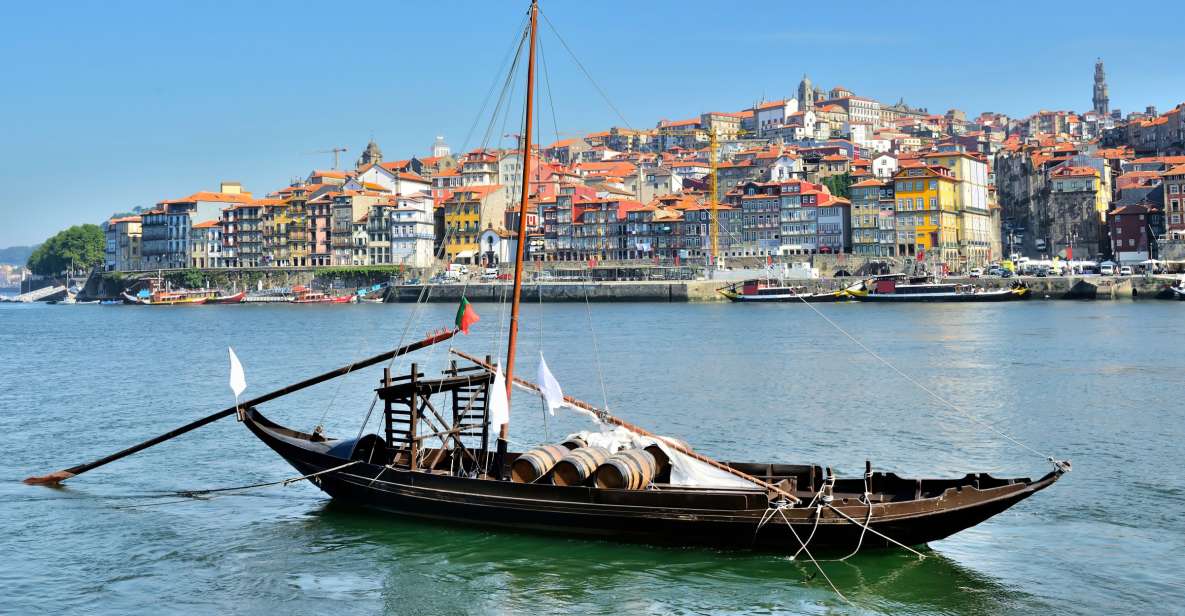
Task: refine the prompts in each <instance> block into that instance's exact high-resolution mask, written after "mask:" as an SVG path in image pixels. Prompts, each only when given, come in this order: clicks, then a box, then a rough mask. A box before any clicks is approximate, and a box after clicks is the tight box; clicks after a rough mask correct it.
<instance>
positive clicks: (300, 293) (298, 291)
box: [292, 286, 354, 304]
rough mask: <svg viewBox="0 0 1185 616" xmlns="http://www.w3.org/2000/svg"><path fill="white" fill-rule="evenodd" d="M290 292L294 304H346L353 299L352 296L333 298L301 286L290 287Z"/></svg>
mask: <svg viewBox="0 0 1185 616" xmlns="http://www.w3.org/2000/svg"><path fill="white" fill-rule="evenodd" d="M292 292H293V294H294V295H293V299H292V303H294V304H348V303H350V302H351V301H353V299H354V296H352V295H341V296H334V295H329V294H328V293H322V292H321V291H314V290H312V289H310V288H308V287H302V286H297V287H292Z"/></svg>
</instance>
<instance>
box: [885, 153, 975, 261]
mask: <svg viewBox="0 0 1185 616" xmlns="http://www.w3.org/2000/svg"><path fill="white" fill-rule="evenodd" d="M893 183H894V189H895V192H896V199H897V212H896V215H895V218H896V223H897V237H898V243H899V244H900V245H899V246H898V254H899V255H901V256H914V255H917V254H919V253H920V252H922V251H925V253H926V255H927V258H929V259H933V260H938V261H941V262H945V263H954V262H956V261H957V260H958V255H959V237H960V226H961V225H960V220H959V211H958V208H957V207H956V205H955V203H956V193H957V191H958V181H956V180H955V178H954V176H953V175H952V174H951V172H950V170H949V169H946V168H945V167H936V166H919V167H906V168H903V169H901V170H899V171H898V172H897V173H896V175H894V176H893ZM911 239H912V242H911V241H910V240H911Z"/></svg>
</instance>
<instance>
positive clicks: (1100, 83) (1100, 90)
mask: <svg viewBox="0 0 1185 616" xmlns="http://www.w3.org/2000/svg"><path fill="white" fill-rule="evenodd" d="M1091 101H1092V102H1093V103H1094V112H1095V113H1097V114H1099V115H1101V116H1105V115H1107V114H1108V113H1110V108H1111V99H1110V98H1108V97H1107V75H1106V73H1104V72H1103V60H1102V58H1100V59H1098V60H1096V61H1095V63H1094V96H1093V97H1092V98H1091Z"/></svg>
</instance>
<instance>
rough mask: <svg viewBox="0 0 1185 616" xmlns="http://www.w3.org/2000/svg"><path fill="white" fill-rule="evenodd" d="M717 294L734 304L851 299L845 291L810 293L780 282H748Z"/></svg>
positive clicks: (726, 288) (722, 289)
mask: <svg viewBox="0 0 1185 616" xmlns="http://www.w3.org/2000/svg"><path fill="white" fill-rule="evenodd" d="M716 292H717V293H719V294H721V295H723V296H724V297H727V298H728V299H729V301H733V302H796V303H798V302H808V303H817V302H843V301H848V300H849V299H850V297H849V296H848V294H847V291H846V290H845V289H838V290H835V291H824V292H821V293H809V292H807V288H806V287H805V286H790V285H786V284H784V283H782V282H780V281H776V280H770V279H761V280H756V279H755V280H746V281H744V282H737V283H733V284H730V285H728V286H727V287H724V288H721V289H717V290H716Z"/></svg>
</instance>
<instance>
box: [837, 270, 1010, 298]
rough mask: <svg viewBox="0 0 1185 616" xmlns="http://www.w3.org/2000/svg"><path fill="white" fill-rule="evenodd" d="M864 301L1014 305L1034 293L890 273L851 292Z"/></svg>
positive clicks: (859, 285) (848, 291)
mask: <svg viewBox="0 0 1185 616" xmlns="http://www.w3.org/2000/svg"><path fill="white" fill-rule="evenodd" d="M847 293H848V294H849V295H851V296H852V297H853V298H855V299H856V300H857V301H861V302H883V303H902V302H905V303H912V302H1010V301H1016V300H1022V299H1028V298H1029V296H1030V295H1031V293H1032V291H1031V290H1030V289H1029V288H1028V287H1027V286H1026V285H1025V284H1024V283H1023V282H1020V281H1017V282H1014V283H1012V286H1010V287H1009V288H1007V289H985V288H983V287H978V286H975V285H969V284H954V283H944V282H936V281H934V279H933V278H930V277H928V276H907V275H905V274H887V275H884V276H875V277H873V278H870V279H868V280H865V281H864V282H862V283H860V284H858V285H855V286H853V287H851V288H849V289H847Z"/></svg>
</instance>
